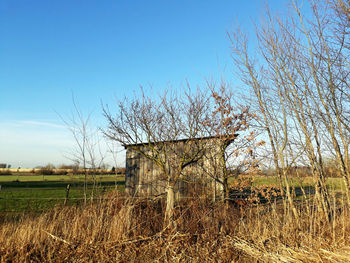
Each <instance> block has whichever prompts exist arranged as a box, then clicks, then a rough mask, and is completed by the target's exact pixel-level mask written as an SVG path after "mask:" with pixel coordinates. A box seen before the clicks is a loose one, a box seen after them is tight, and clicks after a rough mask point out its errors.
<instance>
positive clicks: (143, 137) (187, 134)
mask: <svg viewBox="0 0 350 263" xmlns="http://www.w3.org/2000/svg"><path fill="white" fill-rule="evenodd" d="M207 104H208V103H207V97H206V96H205V94H203V93H202V92H200V91H199V90H197V92H195V93H191V92H190V91H188V92H185V93H183V94H181V95H178V94H176V93H169V92H164V94H162V95H160V96H158V97H156V98H151V97H150V96H147V95H146V94H145V92H144V91H143V89H141V96H140V97H136V96H135V97H134V98H132V99H127V98H125V99H124V100H122V101H119V102H118V105H117V110H118V111H117V113H116V114H112V113H111V111H110V109H109V108H108V107H105V108H104V116H105V117H106V119H107V121H108V128H107V129H105V130H104V134H105V135H106V136H107V137H108V138H110V139H111V140H114V141H117V142H119V143H120V144H121V145H123V146H128V149H132V150H134V151H135V152H137V153H138V154H140V155H142V156H144V157H145V158H147V159H149V160H151V161H152V162H153V164H154V165H156V166H158V167H159V168H160V170H161V171H162V175H163V178H164V179H165V180H166V182H167V185H166V212H165V218H164V223H165V225H166V226H167V225H169V224H171V223H172V218H173V210H174V204H175V196H174V186H175V184H176V183H177V181H178V180H179V178H180V177H181V175H182V174H183V171H184V169H185V168H186V167H188V166H190V165H191V164H193V163H196V162H197V161H198V160H199V159H200V158H201V157H202V155H203V146H202V143H201V140H195V139H196V138H200V137H203V136H204V135H206V131H205V129H204V128H203V126H204V121H205V119H206V117H207V116H206V112H207V109H206V107H207ZM181 139H182V140H184V145H185V146H184V147H182V148H181V149H179V148H178V147H179V146H178V144H174V143H172V142H173V141H176V140H181ZM140 145H142V147H140Z"/></svg>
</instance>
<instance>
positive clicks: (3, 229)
mask: <svg viewBox="0 0 350 263" xmlns="http://www.w3.org/2000/svg"><path fill="white" fill-rule="evenodd" d="M315 207H316V206H314V204H313V202H312V201H309V202H303V203H300V204H299V206H298V209H299V210H298V212H299V214H300V219H299V224H296V222H295V220H294V219H293V216H292V214H291V213H290V211H289V210H288V208H285V207H283V205H280V204H279V203H268V204H264V205H262V204H260V205H254V204H252V205H250V206H245V207H234V206H231V207H230V208H229V210H228V211H225V206H224V205H221V204H219V203H217V204H213V203H210V202H209V201H204V200H189V201H184V202H181V203H179V204H178V206H177V208H176V215H175V218H176V222H175V228H171V229H170V228H166V229H163V228H162V219H163V216H164V203H163V201H162V200H160V199H158V200H147V199H144V200H131V199H125V198H124V197H123V196H120V194H118V193H113V194H111V193H109V194H108V195H106V196H104V199H101V200H100V201H98V202H96V203H93V204H89V205H87V206H80V207H79V206H71V207H56V208H55V209H53V210H52V211H50V212H48V213H45V214H42V215H40V216H38V217H34V218H33V217H32V218H26V217H24V216H23V217H22V218H20V220H16V221H13V222H11V221H7V222H6V221H4V222H3V223H2V224H1V225H0V258H1V262H349V260H350V237H349V236H348V233H349V231H350V221H349V220H348V218H349V209H348V208H347V206H345V205H344V204H342V203H340V202H339V201H337V202H336V200H335V199H334V204H333V208H334V211H335V212H334V215H333V217H332V223H331V224H328V223H326V222H327V221H326V220H324V218H322V216H321V213H319V212H318V211H317V209H316V208H315Z"/></svg>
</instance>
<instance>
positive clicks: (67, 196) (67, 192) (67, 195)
mask: <svg viewBox="0 0 350 263" xmlns="http://www.w3.org/2000/svg"><path fill="white" fill-rule="evenodd" d="M69 189H70V184H67V188H66V198H65V199H64V205H66V203H67V201H68V199H69Z"/></svg>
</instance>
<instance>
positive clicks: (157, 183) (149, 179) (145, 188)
mask: <svg viewBox="0 0 350 263" xmlns="http://www.w3.org/2000/svg"><path fill="white" fill-rule="evenodd" d="M220 141H221V140H220V139H218V138H217V137H203V138H195V139H182V140H173V141H162V142H154V143H139V144H132V145H125V149H126V170H125V191H126V193H127V194H129V195H131V196H150V197H151V196H160V195H163V194H164V193H165V191H166V186H167V180H168V179H169V177H167V176H165V173H166V172H164V171H163V169H167V171H169V173H171V172H173V171H170V170H171V169H174V170H176V167H182V168H183V169H181V171H180V172H179V177H178V179H177V180H176V183H175V184H174V192H175V199H180V198H183V197H188V196H191V195H194V194H195V195H196V196H206V197H210V198H214V199H217V198H221V197H222V195H223V186H222V184H221V183H219V182H218V181H217V180H215V176H218V174H220V173H221V169H220V168H219V167H220V165H219V164H220V158H221V157H220V147H222V143H220ZM232 141H233V140H232ZM186 158H187V159H189V160H191V161H189V162H187V163H186V164H184V163H181V161H182V160H184V159H186ZM164 163H166V164H167V165H166V166H164V165H163V166H162V165H161V164H164ZM181 165H182V166H181ZM174 172H176V171H174Z"/></svg>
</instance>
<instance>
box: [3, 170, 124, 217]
mask: <svg viewBox="0 0 350 263" xmlns="http://www.w3.org/2000/svg"><path fill="white" fill-rule="evenodd" d="M95 178H96V181H95V186H94V180H93V178H92V176H91V175H89V176H88V180H87V184H88V190H87V197H88V198H91V196H92V193H93V197H98V196H100V195H101V194H103V193H104V192H106V191H111V190H114V189H117V190H119V191H123V190H124V176H122V175H118V176H115V175H96V177H95ZM68 184H69V185H70V191H69V198H68V200H67V204H74V203H77V202H82V201H83V199H84V176H82V175H46V176H44V177H43V176H42V175H33V174H23V173H21V174H14V175H6V176H4V175H3V176H0V185H1V189H0V213H10V212H23V211H33V212H39V211H45V210H47V209H49V208H52V207H53V206H55V205H57V204H63V203H64V202H65V199H66V194H67V191H66V189H67V185H68Z"/></svg>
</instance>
